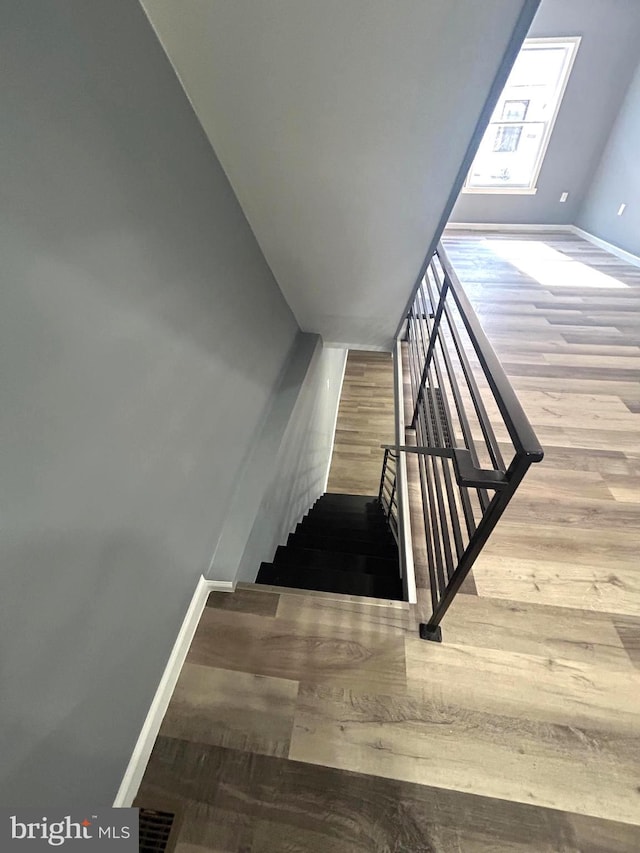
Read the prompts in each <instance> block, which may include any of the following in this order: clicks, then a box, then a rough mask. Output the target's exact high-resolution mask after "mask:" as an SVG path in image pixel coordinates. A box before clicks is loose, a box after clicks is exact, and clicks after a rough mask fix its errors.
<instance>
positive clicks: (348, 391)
mask: <svg viewBox="0 0 640 853" xmlns="http://www.w3.org/2000/svg"><path fill="white" fill-rule="evenodd" d="M517 238H518V241H519V242H520V243H523V244H524V243H527V242H528V243H532V244H536V243H541V244H542V249H541V251H542V254H543V255H546V259H547V260H546V261H545V263H544V264H542V263H541V264H539V265H538V266H537V267H536V266H532V259H533V260H535V259H536V251H535V249H534V248H532V247H531V246H529V247H527V246H526V245H520V246H519V245H517V243H516V240H515V237H514V235H511V236H509V237H504V235H491V234H490V235H485V234H482V235H478V234H471V235H466V234H460V233H459V232H456V233H455V235H454V236H453V237H451V238H447V239H448V245H447V248H448V251H449V252H450V255H451V257H452V259H453V262H454V264H455V266H456V269H457V270H458V272H459V274H460V275H461V278H462V279H463V281H464V283H465V287H466V288H467V289H468V291H469V293H470V296H471V298H472V299H473V301H474V303H475V304H476V306H477V307H478V308H479V309H480V311H481V313H482V315H483V317H482V319H483V323H484V324H485V327H486V328H487V329H488V333H489V337H490V339H491V340H492V342H493V343H494V345H495V347H496V349H497V351H498V353H499V354H500V356H501V358H502V359H503V360H504V361H505V362H506V363H507V364H508V365H509V366H508V371H509V373H510V375H511V377H512V379H513V381H514V384H515V385H516V388H517V391H518V393H519V396H520V398H521V400H522V403H523V405H524V408H525V410H526V411H527V414H528V415H529V416H530V418H531V420H532V422H533V424H534V426H535V427H536V429H537V430H538V432H539V434H540V437H541V439H542V442H543V445H544V447H545V451H546V458H545V460H544V462H543V463H542V464H541V465H539V466H537V467H534V468H533V469H532V471H531V472H530V476H529V477H528V478H527V480H526V481H525V482H524V484H523V485H522V487H521V492H520V494H519V496H518V497H517V498H516V501H515V502H514V504H513V507H512V508H511V509H510V510H509V512H508V514H507V516H506V517H505V518H504V519H503V520H502V522H501V524H500V525H499V527H498V529H497V530H496V532H495V534H494V537H493V538H492V540H491V542H490V546H489V548H488V552H487V554H486V555H483V557H482V559H481V561H480V562H479V564H478V565H477V568H476V569H475V570H474V576H475V588H477V595H460V596H458V597H457V599H456V601H455V602H454V604H453V606H452V608H451V610H450V611H449V613H448V614H447V616H446V618H445V620H444V623H443V634H444V642H443V643H442V645H440V644H435V643H426V642H423V641H421V640H419V639H418V638H417V635H416V622H417V620H418V619H419V618H420V616H421V615H422V614H423V613H424V614H426V613H428V610H429V605H428V597H427V590H426V580H425V575H424V573H423V570H422V568H421V565H420V559H421V555H420V552H419V548H418V549H417V550H416V555H415V556H416V566H417V572H418V579H419V580H420V579H421V578H422V583H419V592H420V600H419V604H418V605H417V606H413V605H411V606H410V605H408V604H406V603H403V602H393V603H390V602H384V601H375V600H367V601H362V600H358V599H356V598H354V597H349V596H337V595H331V594H324V593H301V592H300V591H295V590H282V589H278V588H276V587H256V586H254V585H251V584H241V585H239V587H238V589H237V590H236V592H235V593H233V594H221V593H214V594H213V595H212V596H211V597H210V599H209V602H208V606H207V607H206V608H205V611H204V613H203V616H202V619H201V622H200V625H199V627H198V630H197V632H196V635H195V638H194V641H193V644H192V646H191V649H190V652H189V655H188V659H187V662H186V664H185V667H184V669H183V672H182V674H181V677H180V680H179V682H178V685H177V687H176V691H175V694H174V697H173V699H172V702H171V705H170V707H169V710H168V713H167V716H166V718H165V721H164V723H163V727H162V730H161V734H160V737H159V738H158V740H157V742H156V746H155V748H154V751H153V755H152V757H151V761H150V763H149V766H148V768H147V772H146V774H145V777H144V780H143V783H142V786H141V789H140V792H139V795H138V800H137V804H139V805H145V806H149V807H153V806H154V804H156V803H163V804H164V805H165V807H166V804H167V803H170V804H171V803H172V804H173V807H174V809H175V810H176V811H177V812H180V813H181V814H182V818H183V821H182V824H181V829H180V835H179V840H178V847H177V853H302V851H309V853H334V851H335V853H338V851H339V853H360V852H361V851H362V853H365V851H366V853H454V851H455V853H490V851H491V853H496V851H497V852H498V853H500V852H501V851H510V853H547V851H549V853H550V851H562V853H637V851H639V850H640V615H639V614H640V549H639V547H638V546H639V545H640V529H639V526H638V525H639V522H640V513H639V512H638V510H639V509H640V507H639V506H638V501H639V499H640V495H639V493H638V492H639V490H638V477H639V475H640V430H639V429H638V426H639V418H640V415H638V413H637V411H634V404H635V403H636V402H640V371H638V370H635V369H634V366H633V365H634V363H635V360H636V359H637V360H638V367H639V368H640V340H639V337H640V328H639V325H638V323H637V322H636V321H637V320H638V316H639V314H640V270H636V269H634V268H632V267H628V266H626V265H625V264H623V263H622V262H621V261H618V260H617V259H615V258H611V256H609V255H607V254H606V253H604V252H601V251H600V250H597V249H594V248H593V247H592V246H590V245H589V244H586V243H583V241H581V240H579V239H578V238H573V237H571V236H568V235H566V234H558V235H548V234H544V235H539V234H538V235H530V239H529V240H527V241H524V240H523V239H522V237H521V235H517ZM541 238H544V239H543V240H542V239H541ZM492 239H499V240H501V241H511V245H508V246H506V247H505V246H504V245H500V246H498V247H496V251H495V252H494V250H493V248H492V242H491V241H492ZM498 249H499V250H500V251H499V252H498ZM548 249H552V250H554V251H557V252H559V253H560V256H561V257H560V259H558V257H557V255H555V254H554V252H553V251H552V252H551V253H549V252H547V250H548ZM562 258H564V259H565V260H562ZM572 258H574V259H577V260H578V261H580V262H584V263H587V264H588V265H589V266H590V267H591V268H592V269H594V270H595V272H596V273H600V272H601V273H603V274H605V275H607V276H609V277H610V278H604V279H603V278H601V277H599V276H595V278H593V277H591V276H590V275H588V274H587V275H585V281H586V282H587V284H585V286H584V287H583V288H581V287H580V286H579V273H580V270H581V268H580V267H575V268H574V267H570V268H569V267H567V275H566V277H565V283H564V284H561V283H557V277H556V276H557V269H556V268H557V267H558V268H560V270H561V269H562V264H567V263H570V261H571V259H572ZM525 269H527V270H528V271H529V274H527V273H526V272H525V271H524V270H525ZM533 272H535V273H536V275H537V276H538V278H539V279H541V280H538V278H536V277H535V276H534V275H532V274H531V273H533ZM616 280H618V281H619V283H620V284H622V285H623V286H622V287H620V286H617V285H616V284H615V281H616ZM612 282H613V283H612ZM605 285H606V286H605ZM554 319H557V320H561V321H562V322H557V323H556V322H552V320H554ZM596 321H597V322H596ZM576 330H578V332H576ZM549 356H551V358H549ZM368 359H369V357H368V355H367V354H363V353H355V354H353V358H352V357H351V354H350V358H349V362H350V363H349V364H348V367H347V373H348V375H349V371H350V370H351V371H352V373H351V377H352V379H350V380H349V382H348V383H347V384H346V386H345V395H349V397H350V399H349V400H348V401H345V400H344V399H343V402H348V403H349V405H348V406H347V405H345V406H342V404H341V410H340V412H341V413H340V418H339V422H338V429H339V430H342V435H341V436H337V437H336V438H337V441H336V455H335V456H334V465H333V467H332V471H331V477H332V480H331V481H330V482H331V486H330V487H331V488H333V489H334V490H336V491H346V492H348V491H363V492H369V493H375V492H376V491H377V485H376V483H375V480H377V477H379V465H380V462H379V461H374V460H373V458H372V456H373V452H374V450H375V449H376V448H377V445H378V444H380V443H382V442H384V441H387V440H389V438H391V436H392V434H393V424H392V414H391V412H392V409H389V410H388V411H386V412H384V413H383V414H380V415H379V420H378V421H377V422H376V423H375V424H373V423H372V421H371V419H370V418H369V417H368V415H367V412H370V411H371V408H370V407H372V406H374V404H375V399H376V393H377V392H376V382H380V383H381V389H382V391H381V393H382V400H383V403H382V406H381V410H382V409H386V407H387V406H388V405H389V400H388V396H385V395H388V394H389V391H390V389H391V383H392V375H391V365H390V362H389V361H388V359H386V358H385V357H381V356H380V355H379V354H374V356H373V357H372V358H371V361H370V363H369V361H368ZM574 359H577V360H575V361H574ZM618 359H622V361H621V362H618ZM548 368H553V370H552V371H551V373H549V371H548ZM576 371H577V372H576ZM365 389H366V390H365ZM363 399H366V403H362V402H355V401H356V400H363ZM625 401H627V402H629V403H631V405H630V406H628V405H626V402H625ZM636 408H637V407H636ZM385 417H387V421H386V422H387V424H388V427H389V430H390V432H389V433H388V435H387V436H382V437H381V436H379V435H378V434H377V433H376V430H377V429H378V428H380V429H382V428H383V426H382V424H384V422H385V421H384V418H385ZM369 427H373V428H372V429H369ZM360 431H362V442H363V444H362V445H359V441H360V439H359V436H358V434H359V432H360ZM347 447H351V448H352V449H351V450H348V449H346V448H347ZM353 448H356V450H353ZM358 448H360V452H358ZM345 454H346V455H345ZM361 469H362V470H361ZM360 484H362V485H360ZM414 491H415V489H414ZM414 497H415V495H414Z"/></svg>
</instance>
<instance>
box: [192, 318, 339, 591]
mask: <svg viewBox="0 0 640 853" xmlns="http://www.w3.org/2000/svg"><path fill="white" fill-rule="evenodd" d="M346 356H347V352H346V350H344V349H335V348H326V347H325V348H323V346H322V340H321V339H320V336H319V335H310V334H305V333H302V332H301V333H300V334H299V335H298V338H297V341H296V345H295V347H294V350H293V352H292V353H291V357H290V358H289V360H288V362H287V365H286V368H285V371H284V373H283V376H282V378H281V380H280V382H279V384H278V388H277V389H276V392H275V393H274V395H273V401H272V404H271V407H270V410H269V413H268V415H267V417H266V418H265V421H264V423H263V426H262V429H261V431H260V434H259V436H258V437H257V439H256V441H255V443H254V445H253V447H252V450H251V453H250V454H249V455H248V457H247V459H246V461H245V464H244V466H243V471H242V473H241V474H240V476H239V477H238V482H237V485H236V489H235V492H234V495H233V498H232V500H231V502H230V506H229V511H228V514H227V520H226V522H225V525H224V528H223V531H222V535H221V537H220V540H219V541H218V546H217V548H216V552H215V555H214V558H213V562H212V565H211V568H210V571H209V573H208V575H209V577H211V578H214V579H216V580H234V579H236V578H237V579H238V580H245V581H253V580H255V577H256V574H257V571H258V568H259V567H260V562H261V561H262V560H266V561H269V560H271V559H272V557H273V555H274V553H275V550H276V548H277V546H278V545H283V544H285V542H286V539H287V536H288V534H289V533H290V532H291V531H292V530H293V529H294V527H295V526H296V524H297V523H298V521H300V519H301V517H302V516H303V515H304V513H306V511H307V510H308V509H309V507H310V506H311V505H312V504H313V502H314V501H315V500H316V499H317V498H318V497H319V496H320V495H321V494H322V493H323V491H324V488H325V482H326V477H327V474H328V469H329V464H330V462H331V450H332V446H333V433H334V426H335V417H336V413H337V410H338V404H339V402H340V389H341V385H342V375H343V371H344V363H345V360H346Z"/></svg>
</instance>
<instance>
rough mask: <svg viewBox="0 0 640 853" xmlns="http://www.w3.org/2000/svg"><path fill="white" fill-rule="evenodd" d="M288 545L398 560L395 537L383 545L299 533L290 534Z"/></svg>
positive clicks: (359, 540)
mask: <svg viewBox="0 0 640 853" xmlns="http://www.w3.org/2000/svg"><path fill="white" fill-rule="evenodd" d="M287 545H291V546H292V547H294V548H313V549H315V550H318V551H324V550H326V551H339V552H340V553H343V554H369V555H370V556H372V557H377V556H380V557H390V558H392V559H396V560H397V559H398V546H397V544H396V541H395V539H393V537H392V538H391V541H389V542H386V543H382V542H379V541H378V542H375V541H374V542H371V541H370V540H369V539H342V538H340V537H339V536H329V535H326V534H323V533H315V532H298V533H290V534H289V539H288V540H287Z"/></svg>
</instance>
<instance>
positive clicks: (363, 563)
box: [273, 545, 400, 577]
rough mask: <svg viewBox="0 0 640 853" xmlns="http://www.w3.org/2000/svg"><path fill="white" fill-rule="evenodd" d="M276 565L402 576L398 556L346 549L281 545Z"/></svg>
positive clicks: (276, 557)
mask: <svg viewBox="0 0 640 853" xmlns="http://www.w3.org/2000/svg"><path fill="white" fill-rule="evenodd" d="M273 564H274V565H276V566H277V565H298V566H300V567H305V568H323V567H326V568H328V569H338V570H340V571H353V572H365V573H366V574H377V575H385V576H387V577H399V576H400V574H399V573H400V563H399V561H398V557H397V556H396V558H395V559H394V558H393V557H380V556H372V555H370V554H350V553H346V552H344V551H327V550H320V549H316V548H299V547H295V546H293V547H292V546H291V545H286V546H284V545H280V546H279V547H278V549H277V550H276V555H275V558H274V560H273Z"/></svg>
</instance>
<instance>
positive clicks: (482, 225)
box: [445, 222, 574, 232]
mask: <svg viewBox="0 0 640 853" xmlns="http://www.w3.org/2000/svg"><path fill="white" fill-rule="evenodd" d="M573 228H574V226H573V225H545V224H544V223H541V222H536V223H529V224H525V223H519V222H510V223H505V222H447V225H446V228H445V232H446V231H513V232H518V231H543V232H544V231H556V232H557V231H564V232H571V231H573Z"/></svg>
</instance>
